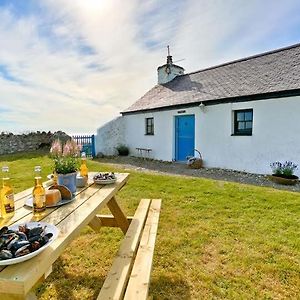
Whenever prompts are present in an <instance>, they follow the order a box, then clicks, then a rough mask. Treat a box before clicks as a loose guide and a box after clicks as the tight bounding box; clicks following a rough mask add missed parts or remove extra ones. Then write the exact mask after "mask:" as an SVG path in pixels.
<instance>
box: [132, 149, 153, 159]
mask: <svg viewBox="0 0 300 300" xmlns="http://www.w3.org/2000/svg"><path fill="white" fill-rule="evenodd" d="M135 149H136V150H137V151H138V154H139V155H140V156H141V157H144V158H146V157H147V158H150V152H151V151H152V149H150V148H135ZM143 153H144V154H145V155H144V156H143Z"/></svg>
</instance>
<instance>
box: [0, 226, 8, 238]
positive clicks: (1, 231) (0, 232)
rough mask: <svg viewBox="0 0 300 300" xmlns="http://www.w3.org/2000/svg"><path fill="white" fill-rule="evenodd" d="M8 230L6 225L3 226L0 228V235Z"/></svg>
mask: <svg viewBox="0 0 300 300" xmlns="http://www.w3.org/2000/svg"><path fill="white" fill-rule="evenodd" d="M7 230H8V227H7V226H3V227H2V228H1V229H0V236H2V235H3V234H4V233H6V232H7Z"/></svg>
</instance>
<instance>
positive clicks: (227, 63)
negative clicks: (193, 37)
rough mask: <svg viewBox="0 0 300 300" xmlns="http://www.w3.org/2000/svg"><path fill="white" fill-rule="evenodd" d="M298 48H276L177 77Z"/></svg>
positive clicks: (294, 45)
mask: <svg viewBox="0 0 300 300" xmlns="http://www.w3.org/2000/svg"><path fill="white" fill-rule="evenodd" d="M299 46H300V43H297V44H293V45H290V46H286V47H283V48H278V49H274V50H270V51H266V52H262V53H259V54H254V55H251V56H247V57H243V58H239V59H235V60H232V61H229V62H225V63H222V64H219V65H215V66H212V67H208V68H204V69H201V70H198V71H193V72H190V73H186V74H183V75H179V76H186V75H191V74H195V73H200V72H203V71H208V70H212V69H217V68H220V67H224V66H227V65H231V64H235V63H238V62H242V61H247V60H250V59H253V58H258V57H261V56H266V55H270V54H274V53H277V52H281V51H285V50H290V49H292V48H296V47H299Z"/></svg>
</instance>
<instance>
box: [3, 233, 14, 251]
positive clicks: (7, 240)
mask: <svg viewBox="0 0 300 300" xmlns="http://www.w3.org/2000/svg"><path fill="white" fill-rule="evenodd" d="M16 237H17V235H16V234H15V233H5V234H3V235H2V236H1V237H0V249H3V248H5V247H7V246H8V244H9V243H10V242H11V241H12V240H14V239H15V238H16Z"/></svg>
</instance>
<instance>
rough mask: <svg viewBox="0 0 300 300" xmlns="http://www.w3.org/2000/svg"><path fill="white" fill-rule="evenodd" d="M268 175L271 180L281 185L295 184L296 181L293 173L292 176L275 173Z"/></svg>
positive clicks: (296, 178)
mask: <svg viewBox="0 0 300 300" xmlns="http://www.w3.org/2000/svg"><path fill="white" fill-rule="evenodd" d="M268 177H269V179H270V180H271V181H273V182H275V183H278V184H283V185H295V184H296V183H297V182H298V177H297V176H295V175H293V178H285V177H280V176H276V175H275V174H273V175H269V176H268Z"/></svg>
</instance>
